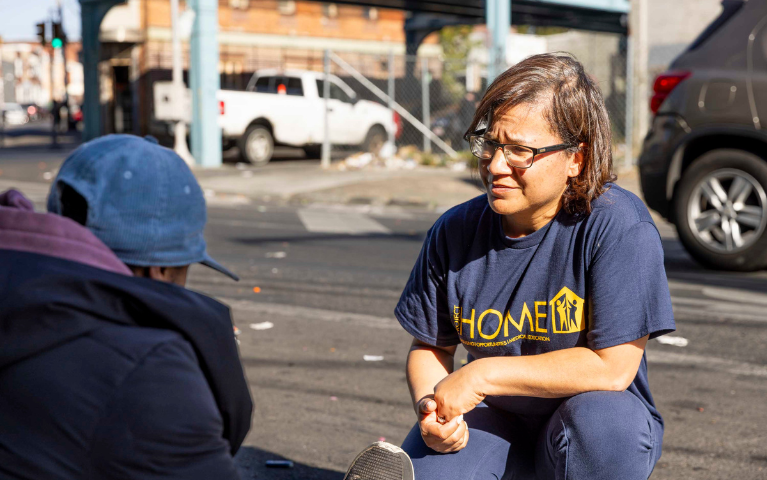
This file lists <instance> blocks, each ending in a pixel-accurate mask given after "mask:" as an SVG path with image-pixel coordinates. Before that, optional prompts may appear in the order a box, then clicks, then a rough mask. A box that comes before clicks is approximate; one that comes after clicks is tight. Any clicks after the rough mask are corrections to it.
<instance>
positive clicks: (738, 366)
mask: <svg viewBox="0 0 767 480" xmlns="http://www.w3.org/2000/svg"><path fill="white" fill-rule="evenodd" d="M647 361H648V362H650V363H657V364H664V365H684V366H690V367H700V368H703V369H706V370H715V371H718V372H724V373H729V374H732V375H747V376H751V377H767V366H764V365H758V364H755V363H746V362H738V361H735V360H727V359H725V358H718V357H710V356H704V355H694V354H689V353H676V352H662V351H658V350H647Z"/></svg>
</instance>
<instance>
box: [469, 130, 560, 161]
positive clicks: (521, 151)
mask: <svg viewBox="0 0 767 480" xmlns="http://www.w3.org/2000/svg"><path fill="white" fill-rule="evenodd" d="M467 140H468V141H469V148H470V149H471V153H472V154H473V155H474V156H475V157H477V158H479V159H480V160H490V159H491V158H493V156H494V155H495V152H496V150H498V149H499V148H501V149H503V156H504V157H505V158H506V163H508V164H509V166H510V167H514V168H530V167H532V166H533V161H534V160H535V157H536V156H538V155H540V154H542V153H549V152H557V151H560V150H565V149H568V148H570V147H572V146H573V145H572V144H570V143H560V144H559V145H552V146H550V147H542V148H533V147H527V146H525V145H516V144H514V143H498V142H494V141H492V140H490V139H487V138H485V137H483V136H481V135H469V137H468V139H467Z"/></svg>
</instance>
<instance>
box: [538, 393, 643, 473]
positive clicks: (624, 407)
mask: <svg viewBox="0 0 767 480" xmlns="http://www.w3.org/2000/svg"><path fill="white" fill-rule="evenodd" d="M654 428H657V427H655V426H654V425H653V420H652V417H651V416H650V413H649V412H648V411H647V408H646V407H645V406H644V404H642V402H641V401H640V400H639V399H638V398H636V396H634V395H633V394H632V393H630V392H588V393H583V394H580V395H576V396H574V397H572V398H569V399H567V400H566V401H565V402H563V403H562V405H560V407H559V408H558V409H557V411H556V412H555V413H554V415H553V416H552V418H551V420H550V421H549V424H548V426H547V429H546V441H547V445H546V446H545V447H543V450H545V451H547V452H548V455H547V458H546V463H547V464H548V466H546V468H545V470H548V471H549V472H551V475H550V476H553V477H556V478H595V479H596V478H627V479H628V478H644V479H646V478H647V477H648V476H649V474H650V472H651V471H652V467H653V463H654V462H653V461H654V458H655V456H654V455H653V449H654V447H655V441H654V434H655V433H656V432H654V431H653V430H654ZM539 448H540V447H539ZM541 453H542V452H541ZM542 467H544V465H539V468H542ZM554 472H558V473H557V474H556V475H555V474H554ZM564 472H567V474H566V476H565V474H564ZM571 475H574V476H571ZM584 475H585V476H584Z"/></svg>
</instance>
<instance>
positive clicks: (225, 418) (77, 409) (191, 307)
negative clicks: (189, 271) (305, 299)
mask: <svg viewBox="0 0 767 480" xmlns="http://www.w3.org/2000/svg"><path fill="white" fill-rule="evenodd" d="M3 205H5V206H3ZM14 207H15V208H14ZM84 252H85V253H84ZM83 255H85V256H86V257H87V259H85V260H84V259H83V258H82V256H83ZM86 263H87V264H86ZM251 410H252V404H251V400H250V395H249V391H248V387H247V383H246V381H245V378H244V374H243V371H242V367H241V364H240V360H239V355H238V352H237V346H236V344H235V340H234V337H233V332H232V322H231V317H230V313H229V310H228V308H227V307H225V306H224V305H222V304H220V303H218V302H216V301H214V300H212V299H210V298H208V297H205V296H203V295H200V294H197V293H194V292H191V291H189V290H186V289H184V288H181V287H178V286H175V285H171V284H166V283H162V282H157V281H153V280H148V279H142V278H134V277H131V276H130V271H129V270H128V269H127V268H126V267H125V266H124V265H123V264H122V263H121V262H120V261H119V260H118V259H117V258H116V257H115V256H114V254H112V253H111V251H109V249H108V248H107V247H106V246H104V245H103V244H102V243H101V242H100V241H99V240H98V239H97V238H96V237H95V236H93V235H92V234H91V233H90V232H89V231H88V230H86V229H84V228H83V227H80V226H79V225H78V224H76V223H75V222H72V221H70V220H68V219H65V218H61V217H56V216H54V215H50V214H37V213H33V212H30V211H29V210H28V208H25V205H24V202H23V201H21V200H19V196H9V195H7V194H6V195H0V479H21V478H24V479H27V478H30V479H38V478H40V479H42V478H46V479H49V478H56V479H100V478H110V479H160V478H162V479H200V480H202V479H235V478H238V476H237V472H236V470H235V467H234V464H233V461H232V455H233V454H234V453H235V452H236V451H237V449H238V448H239V446H240V444H241V443H242V441H243V439H244V438H245V435H246V433H247V431H248V429H249V427H250V415H251Z"/></svg>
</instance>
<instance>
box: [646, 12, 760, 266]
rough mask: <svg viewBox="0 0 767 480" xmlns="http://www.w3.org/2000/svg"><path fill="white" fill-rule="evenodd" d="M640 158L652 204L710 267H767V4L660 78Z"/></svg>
mask: <svg viewBox="0 0 767 480" xmlns="http://www.w3.org/2000/svg"><path fill="white" fill-rule="evenodd" d="M654 92H655V94H654V96H653V98H652V101H651V110H652V111H653V113H654V114H655V117H654V119H653V121H652V125H651V128H650V131H649V132H648V134H647V136H646V137H645V140H644V145H643V149H642V154H641V156H640V158H639V171H640V176H641V182H642V191H643V194H644V197H645V201H646V202H647V205H648V206H649V207H650V208H652V209H654V210H656V211H657V212H659V213H660V214H661V215H663V216H664V217H665V218H667V219H668V220H670V221H671V222H672V223H674V225H675V226H676V228H677V231H678V234H679V239H680V240H681V242H682V244H683V245H684V247H685V248H686V250H687V251H688V252H689V253H690V254H691V255H692V256H693V257H694V258H695V259H696V260H698V261H699V262H700V263H702V264H703V265H705V266H707V267H710V268H716V269H726V270H739V271H750V270H758V269H763V268H766V267H767V130H765V128H767V2H764V1H761V2H757V1H741V0H725V1H723V2H722V12H721V14H720V16H719V17H718V18H717V19H715V20H714V22H713V23H711V25H709V27H708V28H706V30H704V31H703V33H701V34H700V36H699V37H698V38H697V39H696V40H695V41H694V42H693V43H692V44H691V45H690V46H689V47H688V48H687V50H686V51H685V52H683V53H682V54H681V55H680V56H679V57H678V58H676V59H675V60H674V62H673V63H672V64H671V66H670V68H669V71H667V72H665V73H664V74H662V75H660V76H658V78H657V79H656V80H655V85H654Z"/></svg>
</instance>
